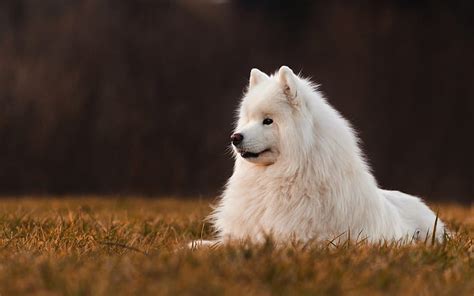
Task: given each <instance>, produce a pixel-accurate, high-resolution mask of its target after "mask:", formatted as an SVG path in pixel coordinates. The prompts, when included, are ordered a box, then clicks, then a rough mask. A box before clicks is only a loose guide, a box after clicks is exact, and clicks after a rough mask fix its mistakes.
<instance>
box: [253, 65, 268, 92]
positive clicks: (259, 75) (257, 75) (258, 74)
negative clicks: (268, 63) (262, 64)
mask: <svg viewBox="0 0 474 296" xmlns="http://www.w3.org/2000/svg"><path fill="white" fill-rule="evenodd" d="M268 78H269V77H268V75H267V74H265V73H263V72H262V71H260V70H259V69H257V68H253V69H252V70H250V79H249V89H251V88H252V87H254V86H256V85H257V84H259V83H260V82H262V81H264V80H267V79H268Z"/></svg>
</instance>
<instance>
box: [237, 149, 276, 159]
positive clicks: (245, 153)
mask: <svg viewBox="0 0 474 296" xmlns="http://www.w3.org/2000/svg"><path fill="white" fill-rule="evenodd" d="M265 152H270V149H265V150H263V151H260V152H258V153H255V152H249V151H241V152H240V156H242V157H243V158H257V157H259V156H260V155H262V154H263V153H265Z"/></svg>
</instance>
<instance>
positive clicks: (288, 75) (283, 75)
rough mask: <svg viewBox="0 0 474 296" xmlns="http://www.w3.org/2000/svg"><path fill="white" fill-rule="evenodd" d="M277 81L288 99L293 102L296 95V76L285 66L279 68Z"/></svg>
mask: <svg viewBox="0 0 474 296" xmlns="http://www.w3.org/2000/svg"><path fill="white" fill-rule="evenodd" d="M278 81H280V84H281V86H282V87H283V91H284V92H285V94H286V96H287V97H288V99H289V100H290V102H291V101H294V100H295V99H296V96H297V95H298V89H297V85H296V75H295V74H294V73H293V70H291V69H290V68H289V67H287V66H281V68H280V70H278Z"/></svg>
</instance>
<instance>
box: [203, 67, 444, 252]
mask: <svg viewBox="0 0 474 296" xmlns="http://www.w3.org/2000/svg"><path fill="white" fill-rule="evenodd" d="M231 141H232V146H233V150H234V152H235V158H236V159H235V167H234V173H233V175H232V177H231V178H230V179H229V181H228V183H227V187H226V189H225V192H224V194H223V196H222V199H221V200H220V202H219V204H218V206H217V207H216V209H215V210H214V212H213V213H212V215H211V217H210V218H211V220H212V222H213V224H214V226H215V228H216V230H217V234H218V242H221V243H222V242H226V241H232V240H243V239H250V240H252V241H254V242H260V241H262V240H264V239H265V237H266V236H267V235H271V236H272V237H273V239H274V240H276V241H277V242H280V243H284V242H287V241H289V240H294V239H296V240H298V241H301V242H306V241H308V240H313V239H316V240H332V239H334V238H336V237H341V235H342V237H344V239H347V238H352V239H356V238H357V239H366V240H368V241H370V242H378V241H383V240H387V241H394V240H396V241H402V242H410V241H412V240H413V238H423V239H424V238H425V236H428V237H430V238H431V237H432V236H433V232H434V233H435V235H434V237H435V238H436V239H438V240H440V239H442V238H443V235H444V225H443V223H442V222H441V221H436V222H437V223H436V224H437V226H436V230H434V226H435V220H437V218H436V215H435V214H434V213H433V212H432V211H431V210H430V209H429V208H428V207H427V206H426V205H425V204H424V203H423V202H422V201H421V200H420V199H419V198H417V197H415V196H411V195H408V194H405V193H402V192H398V191H387V190H382V189H380V188H379V187H378V186H377V182H376V180H375V178H374V176H373V175H372V173H371V171H370V168H369V167H368V165H367V163H366V162H365V161H364V156H363V154H362V152H361V150H360V148H359V146H358V139H357V137H356V134H355V132H354V130H353V129H352V128H351V126H350V124H349V123H348V121H347V120H345V119H344V118H343V117H342V116H341V114H339V113H338V112H337V111H336V110H335V109H334V108H333V107H332V106H331V105H329V104H328V102H327V101H326V100H325V98H323V96H322V94H321V93H320V92H318V91H317V89H316V87H315V86H314V85H313V84H312V83H311V82H310V81H309V80H307V79H304V78H301V77H299V76H297V75H295V74H294V73H293V71H292V70H291V69H290V68H288V67H286V66H283V67H281V68H280V70H279V71H278V73H276V74H274V75H272V76H270V77H269V76H267V75H266V74H265V73H263V72H261V71H259V70H257V69H252V71H251V73H250V82H249V86H248V91H247V93H246V95H245V96H244V98H243V100H242V102H241V104H240V108H239V118H238V122H237V127H236V129H235V133H234V134H233V135H232V136H231ZM198 244H199V243H198Z"/></svg>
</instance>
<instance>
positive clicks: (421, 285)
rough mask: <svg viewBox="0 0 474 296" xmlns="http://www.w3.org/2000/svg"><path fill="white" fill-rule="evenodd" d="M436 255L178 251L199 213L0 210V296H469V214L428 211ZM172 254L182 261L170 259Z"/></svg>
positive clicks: (23, 206) (81, 203)
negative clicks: (440, 227)
mask: <svg viewBox="0 0 474 296" xmlns="http://www.w3.org/2000/svg"><path fill="white" fill-rule="evenodd" d="M438 207H439V209H440V217H441V218H442V219H443V220H445V221H447V222H448V224H449V226H450V227H451V229H453V230H455V232H456V234H455V235H454V237H453V239H452V240H450V241H448V242H447V243H445V244H442V245H434V246H432V245H431V243H430V242H428V243H426V244H425V243H420V244H419V245H416V246H404V247H396V246H390V245H378V246H367V245H364V244H362V245H354V244H344V245H341V246H339V247H333V246H327V244H322V245H321V244H320V245H316V244H315V245H311V246H306V247H302V246H291V247H288V248H285V249H276V248H274V247H273V245H272V243H271V242H268V243H267V244H265V245H262V246H249V245H246V246H244V245H242V246H232V247H222V248H219V249H217V250H212V251H211V250H208V249H201V250H198V251H194V252H193V251H189V250H186V249H182V248H181V247H182V246H183V245H184V244H185V243H187V242H189V241H190V240H192V239H196V238H199V237H203V238H209V237H210V236H211V229H210V228H209V226H208V225H203V223H202V219H203V218H204V217H205V216H206V215H207V214H208V212H209V211H210V208H209V201H208V200H203V201H197V200H195V201H177V200H173V199H160V200H158V199H142V198H120V199H119V198H107V199H99V198H94V197H85V198H78V197H76V198H63V199H54V198H39V199H33V198H21V199H15V198H7V199H4V200H2V201H0V293H1V295H18V294H40V295H63V294H67V295H69V294H72V295H130V294H134V295H143V294H152V295H155V294H172V295H176V294H192V295H213V294H224V293H225V294H231V295H235V294H238V295H243V294H244V295H247V294H257V295H273V294H291V295H294V294H296V295H299V294H305V295H318V294H323V295H327V294H348V295H362V294H371V295H386V294H391V295H474V244H473V239H472V237H473V235H474V208H473V207H461V206H458V205H439V206H438ZM180 248H181V249H180Z"/></svg>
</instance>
